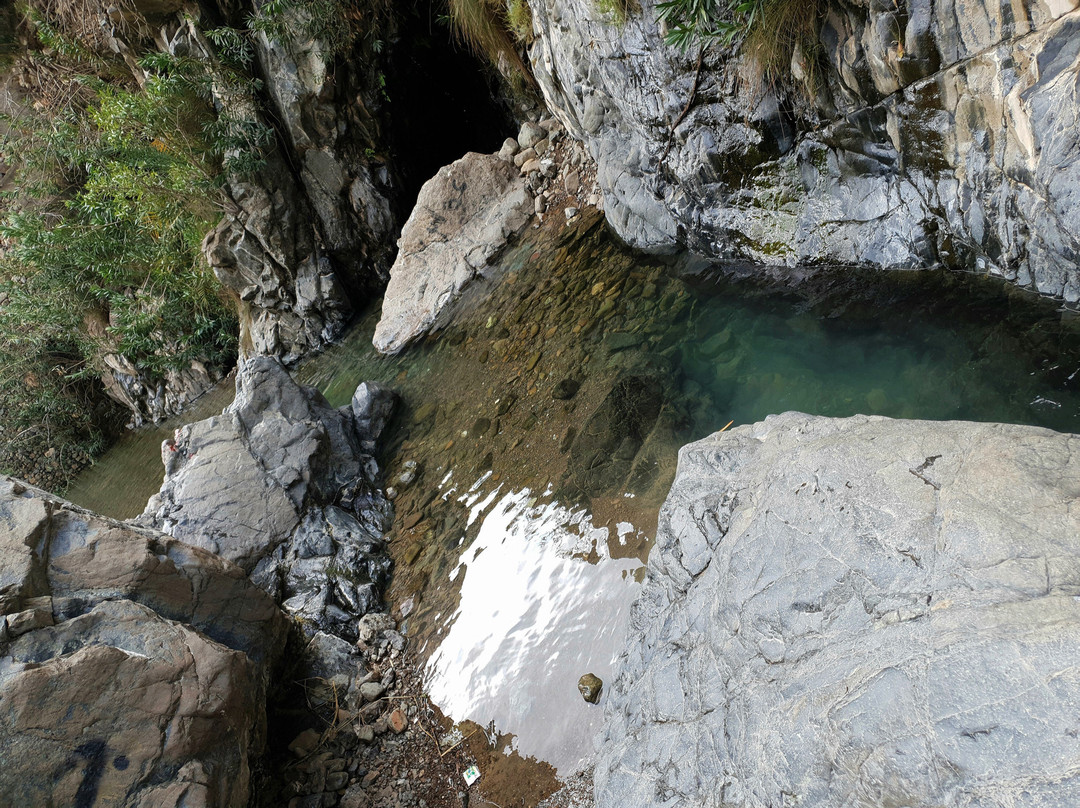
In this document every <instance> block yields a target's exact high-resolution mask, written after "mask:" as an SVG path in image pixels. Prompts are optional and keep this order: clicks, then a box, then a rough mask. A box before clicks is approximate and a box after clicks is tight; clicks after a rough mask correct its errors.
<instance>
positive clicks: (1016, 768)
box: [596, 413, 1080, 808]
mask: <svg viewBox="0 0 1080 808" xmlns="http://www.w3.org/2000/svg"><path fill="white" fill-rule="evenodd" d="M1078 450H1080V436H1076V435H1065V434H1059V433H1054V432H1050V431H1048V430H1044V429H1037V428H1034V427H1023V426H1008V425H1001V424H970V423H959V422H953V423H935V422H920V421H890V420H886V419H882V418H873V417H866V416H856V417H853V418H848V419H827V418H815V417H810V416H806V415H801V414H798V413H788V414H785V415H781V416H771V417H769V418H767V419H766V420H765V421H764V422H762V423H758V424H754V425H751V426H744V427H739V428H737V429H734V430H732V431H730V432H724V433H717V434H715V435H713V436H711V437H709V438H706V439H705V440H702V441H699V442H697V443H694V444H690V445H688V446H686V447H684V448H683V450H682V452H681V453H680V457H679V470H678V475H677V478H676V481H675V484H674V485H673V487H672V489H671V493H670V495H669V497H668V500H667V502H666V503H665V505H664V508H663V510H662V512H661V515H660V525H659V529H658V533H657V541H656V546H655V548H654V549H653V551H652V554H651V556H650V558H649V579H648V582H647V583H646V585H645V588H644V590H643V593H642V596H641V598H640V599H639V601H638V602H637V603H636V604H635V606H634V608H633V611H632V617H631V625H630V629H629V631H628V637H629V641H628V642H629V646H628V650H627V652H626V654H625V655H624V656H623V657H622V658H621V660H620V662H619V665H618V672H617V678H616V681H615V682H614V683H612V685H611V687H610V693H611V694H610V696H609V698H608V703H607V706H606V715H605V720H606V723H605V729H604V731H603V733H602V737H601V738H599V739H598V747H599V761H598V764H597V767H596V798H597V805H598V806H604V807H605V808H606V807H608V806H624V805H634V806H652V805H671V804H674V803H675V802H680V803H681V804H687V805H701V806H719V805H725V806H757V805H786V804H789V803H790V804H796V803H797V804H799V805H804V806H833V805H911V806H916V805H918V806H931V805H970V806H974V805H989V804H994V805H1005V804H1008V805H1012V804H1016V805H1020V804H1023V805H1030V806H1035V805H1038V806H1052V805H1068V804H1073V803H1075V802H1077V800H1078V799H1080V776H1078V774H1077V770H1076V768H1075V765H1074V761H1075V760H1076V756H1077V754H1080V746H1078V744H1080V741H1078V740H1077V726H1076V719H1075V716H1073V715H1072V714H1071V713H1070V712H1069V711H1067V710H1062V709H1061V705H1062V704H1068V703H1071V702H1072V701H1073V700H1075V699H1076V698H1077V692H1078V689H1080V677H1078V676H1077V674H1076V671H1077V670H1080V667H1078V663H1080V649H1078V648H1077V646H1076V643H1075V642H1074V641H1073V638H1074V637H1075V635H1076V631H1077V627H1078V626H1080V603H1078V601H1077V596H1078V595H1080V565H1078V564H1077V556H1078V550H1080V546H1078V537H1080V514H1078V513H1077V510H1076V507H1075V503H1076V502H1077V499H1078V497H1080V461H1078V458H1080V453H1078Z"/></svg>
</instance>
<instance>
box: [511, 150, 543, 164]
mask: <svg viewBox="0 0 1080 808" xmlns="http://www.w3.org/2000/svg"><path fill="white" fill-rule="evenodd" d="M538 156H539V155H537V153H536V150H535V149H524V150H523V151H520V152H518V153H517V154H516V155H514V165H516V166H517V167H518V168H521V167H522V166H523V165H525V164H526V163H527V162H529V161H530V160H535V159H536V158H537V157H538Z"/></svg>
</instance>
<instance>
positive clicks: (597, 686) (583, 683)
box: [577, 673, 604, 704]
mask: <svg viewBox="0 0 1080 808" xmlns="http://www.w3.org/2000/svg"><path fill="white" fill-rule="evenodd" d="M603 688H604V683H603V682H602V681H601V680H600V677H599V676H596V675H595V674H592V673H586V674H585V675H584V676H582V677H581V678H580V679H578V683H577V689H578V692H579V693H580V694H581V697H582V698H583V699H585V701H587V702H589V704H596V702H598V701H600V691H601V690H603Z"/></svg>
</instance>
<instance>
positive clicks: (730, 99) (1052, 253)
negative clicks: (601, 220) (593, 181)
mask: <svg viewBox="0 0 1080 808" xmlns="http://www.w3.org/2000/svg"><path fill="white" fill-rule="evenodd" d="M529 6H530V8H531V9H532V14H533V20H534V30H535V32H536V34H537V38H536V41H535V43H534V44H533V46H532V48H531V51H530V55H531V61H532V65H533V70H534V72H535V74H536V77H537V79H538V81H539V83H540V86H541V87H542V89H543V92H544V96H545V99H546V101H547V103H548V105H549V107H550V108H551V110H552V111H553V112H554V113H555V114H556V115H557V116H558V118H559V119H560V120H561V121H562V122H563V123H564V124H565V126H566V127H567V128H568V130H569V131H570V132H571V133H572V134H573V135H574V136H576V137H578V138H580V139H582V140H584V141H585V142H586V143H587V145H588V147H589V149H590V151H591V152H592V155H593V157H595V159H596V162H597V165H598V169H597V171H598V174H597V177H598V180H599V182H600V185H601V187H602V188H603V191H604V196H605V211H606V213H607V216H608V220H609V222H610V223H611V224H612V225H613V226H614V228H615V230H616V231H617V232H618V233H619V235H620V236H622V237H623V238H624V239H625V240H626V241H628V242H629V243H631V244H632V245H635V246H638V247H642V248H645V249H652V250H667V249H672V248H674V247H676V245H684V246H687V247H690V248H691V249H693V250H696V251H699V252H702V253H705V254H707V255H714V256H723V257H736V258H746V259H750V260H753V261H757V262H763V263H769V264H780V265H784V264H786V265H794V264H796V263H806V262H815V261H822V262H843V263H853V264H867V265H874V266H880V267H886V268H891V267H902V268H911V267H930V266H937V265H944V266H948V267H958V268H964V269H970V270H974V271H978V272H989V273H991V274H995V275H1000V276H1002V277H1005V278H1007V279H1009V280H1012V281H1015V282H1016V283H1019V284H1021V285H1024V286H1029V287H1032V288H1034V289H1036V290H1038V291H1040V292H1042V293H1044V294H1050V295H1058V296H1062V297H1064V298H1066V299H1067V300H1070V301H1075V300H1077V299H1080V272H1077V270H1076V265H1077V255H1078V254H1080V243H1078V242H1077V240H1076V233H1077V232H1078V231H1080V192H1078V191H1077V188H1080V161H1078V160H1077V159H1076V154H1077V148H1078V146H1080V130H1078V129H1077V127H1076V126H1075V125H1074V122H1075V120H1076V118H1077V116H1078V114H1080V96H1078V95H1077V93H1076V91H1075V75H1076V71H1077V69H1078V65H1080V10H1077V8H1076V3H1075V2H1071V0H1066V2H1048V1H1047V0H1025V2H1022V3H1020V4H1019V5H1016V4H1010V3H1006V2H998V1H997V0H989V1H988V2H976V3H964V2H958V0H911V1H910V2H908V3H905V4H899V5H894V4H884V5H881V4H878V5H875V4H872V3H862V4H840V3H828V4H827V5H826V6H825V13H824V17H823V21H822V26H821V29H820V36H819V39H820V51H821V59H820V63H819V64H817V65H814V66H811V65H810V64H809V63H808V61H807V59H806V58H805V57H804V56H803V55H802V54H801V52H799V51H796V52H795V54H794V55H793V57H792V63H791V71H790V72H791V75H792V76H794V77H795V83H796V84H798V83H800V82H801V83H802V85H803V91H802V95H803V96H808V97H809V98H810V99H812V100H811V101H810V102H809V103H806V102H804V101H800V97H799V96H800V94H799V93H798V92H792V93H791V94H790V95H785V94H783V93H779V92H778V91H777V90H776V89H775V87H776V86H777V85H774V84H771V83H768V82H755V81H752V80H751V81H748V80H746V79H745V76H746V75H748V71H747V69H746V68H747V63H746V59H745V58H744V57H739V58H732V57H731V55H730V54H728V53H724V52H723V51H722V49H721V48H719V47H717V46H713V47H712V48H709V49H707V50H706V51H705V53H704V56H703V59H702V61H701V70H700V75H698V71H697V69H696V68H697V53H696V51H691V52H689V53H683V52H682V51H680V50H679V49H677V48H672V47H668V46H666V45H664V44H663V37H662V31H661V30H660V29H659V27H658V26H657V24H656V23H655V22H654V20H655V17H656V11H655V5H654V3H653V2H652V0H645V2H643V3H641V11H640V14H631V15H630V17H629V19H627V20H626V21H625V22H624V23H622V24H615V23H614V22H613V20H612V19H611V17H610V15H609V14H606V13H605V12H603V11H602V10H600V7H599V6H597V4H589V3H574V2H568V0H529ZM811 68H812V69H811ZM750 73H752V71H750ZM740 76H742V77H743V78H740ZM810 76H815V77H816V78H808V77H810ZM695 88H696V92H695V91H694V89H695ZM692 96H693V97H692ZM688 105H689V106H688ZM793 109H796V110H798V112H797V113H795V112H792V110H793ZM684 110H685V115H683V112H684Z"/></svg>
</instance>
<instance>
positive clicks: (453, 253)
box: [373, 152, 533, 354]
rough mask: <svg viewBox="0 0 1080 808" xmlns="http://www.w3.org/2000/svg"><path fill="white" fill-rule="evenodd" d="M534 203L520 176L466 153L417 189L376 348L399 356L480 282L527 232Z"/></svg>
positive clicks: (493, 158) (499, 162)
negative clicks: (514, 240)
mask: <svg viewBox="0 0 1080 808" xmlns="http://www.w3.org/2000/svg"><path fill="white" fill-rule="evenodd" d="M532 210H533V201H532V197H531V196H530V194H529V192H528V190H526V188H525V181H524V180H523V179H522V178H521V176H520V173H519V172H518V170H517V169H516V168H515V167H514V166H513V165H512V164H511V163H509V162H507V161H506V160H503V159H502V158H500V157H499V156H498V155H497V154H476V153H475V152H470V153H468V154H466V155H465V156H464V157H462V158H461V159H460V160H457V161H456V162H454V163H451V164H450V165H448V166H444V167H443V168H441V169H439V172H438V173H437V174H436V175H435V176H434V177H433V178H432V179H430V180H428V181H427V182H426V183H425V184H424V187H423V188H421V189H420V197H419V198H418V199H417V201H416V207H415V208H414V209H413V212H412V215H410V216H409V220H408V221H407V222H406V223H405V227H404V228H403V229H402V231H401V239H400V241H398V257H397V260H396V261H394V265H393V267H392V268H391V269H390V283H389V284H388V285H387V287H386V295H385V297H384V298H383V309H382V318H381V319H380V320H379V324H378V326H376V328H375V337H374V340H373V342H374V344H375V348H376V349H377V350H378V351H380V352H381V353H387V354H394V353H398V352H399V351H401V350H402V349H403V348H404V347H405V346H406V345H408V344H409V343H410V342H412V341H413V340H414V339H416V338H417V337H419V336H421V335H423V334H424V333H426V332H427V331H428V329H430V328H431V327H432V326H433V325H434V324H435V322H436V319H437V317H438V315H439V313H440V312H441V311H442V310H443V309H444V308H445V307H446V306H448V305H449V304H450V303H452V302H453V301H454V300H456V299H457V297H458V295H460V294H461V291H462V290H463V289H464V288H465V286H467V285H468V284H469V283H470V282H471V281H473V280H474V279H476V278H478V277H483V276H488V275H489V274H491V273H492V272H493V271H494V267H493V266H492V265H491V264H490V263H489V262H490V261H491V259H492V258H494V257H495V255H496V254H497V253H498V252H499V251H500V250H502V248H503V247H504V246H505V245H506V243H507V241H508V240H509V239H510V238H511V237H512V236H514V235H516V234H517V233H519V232H520V231H521V229H522V228H523V227H525V225H526V223H527V222H528V220H529V217H530V216H531V214H532Z"/></svg>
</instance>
